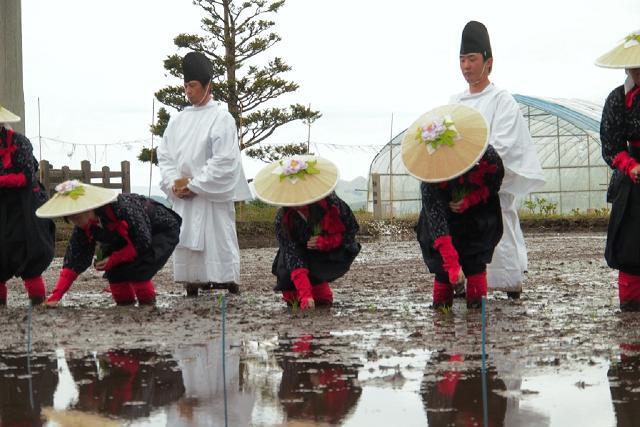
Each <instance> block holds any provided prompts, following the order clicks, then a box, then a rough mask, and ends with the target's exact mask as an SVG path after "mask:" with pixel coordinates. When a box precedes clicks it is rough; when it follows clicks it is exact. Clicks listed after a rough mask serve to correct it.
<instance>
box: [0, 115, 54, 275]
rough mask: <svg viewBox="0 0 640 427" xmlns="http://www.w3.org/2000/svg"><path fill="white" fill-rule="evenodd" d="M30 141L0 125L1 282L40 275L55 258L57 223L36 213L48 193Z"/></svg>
mask: <svg viewBox="0 0 640 427" xmlns="http://www.w3.org/2000/svg"><path fill="white" fill-rule="evenodd" d="M32 152H33V147H32V146H31V142H29V140H28V139H27V138H26V137H25V136H23V135H21V134H19V133H16V132H13V131H12V130H11V129H6V128H4V127H0V283H3V282H6V281H7V280H9V279H10V278H11V277H13V276H16V277H21V278H23V279H29V278H33V277H38V276H40V275H41V274H42V272H43V271H44V270H46V268H47V267H48V266H49V264H50V263H51V260H52V259H53V252H54V251H53V249H54V248H53V246H54V239H55V226H54V224H53V221H51V220H49V219H40V218H37V217H36V215H35V211H36V209H38V208H39V207H40V206H41V205H42V204H43V203H44V202H46V201H47V194H46V192H45V191H44V188H43V187H42V185H41V184H40V182H39V181H38V162H37V161H36V159H35V158H34V157H33V154H32Z"/></svg>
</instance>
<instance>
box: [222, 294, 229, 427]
mask: <svg viewBox="0 0 640 427" xmlns="http://www.w3.org/2000/svg"><path fill="white" fill-rule="evenodd" d="M226 305H227V300H226V298H225V297H224V295H222V300H221V304H220V306H221V310H222V390H223V393H224V425H225V427H228V426H229V419H228V414H227V358H226V342H225V308H226Z"/></svg>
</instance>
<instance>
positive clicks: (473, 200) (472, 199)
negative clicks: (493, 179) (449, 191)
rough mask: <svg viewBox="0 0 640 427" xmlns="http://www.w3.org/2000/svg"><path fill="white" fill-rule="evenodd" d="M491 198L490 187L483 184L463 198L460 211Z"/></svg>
mask: <svg viewBox="0 0 640 427" xmlns="http://www.w3.org/2000/svg"><path fill="white" fill-rule="evenodd" d="M488 198H489V188H487V187H486V186H482V187H480V188H478V189H477V190H473V191H472V192H470V193H469V194H467V195H466V196H464V197H463V198H462V204H461V205H460V212H464V211H466V210H467V209H469V208H470V207H471V206H475V205H479V204H480V203H484V202H486V201H487V199H488Z"/></svg>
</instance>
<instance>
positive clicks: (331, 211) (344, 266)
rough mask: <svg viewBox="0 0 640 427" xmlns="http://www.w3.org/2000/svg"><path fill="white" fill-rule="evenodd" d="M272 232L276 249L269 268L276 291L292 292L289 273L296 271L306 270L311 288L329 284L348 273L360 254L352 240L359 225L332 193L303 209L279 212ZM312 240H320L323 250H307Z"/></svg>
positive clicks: (349, 209)
mask: <svg viewBox="0 0 640 427" xmlns="http://www.w3.org/2000/svg"><path fill="white" fill-rule="evenodd" d="M275 229H276V237H277V239H278V246H279V247H278V253H277V254H276V257H275V259H274V260H273V267H272V272H273V274H274V275H275V276H277V278H278V282H277V285H276V287H275V288H274V290H275V291H293V290H295V289H296V288H295V286H294V284H293V282H292V280H291V272H292V271H294V270H296V269H298V268H306V269H308V270H309V279H310V281H311V284H312V285H318V284H320V283H323V282H332V281H334V280H336V279H338V278H340V277H342V276H344V275H345V274H346V272H347V271H349V268H350V267H351V263H352V262H353V260H354V259H355V258H356V256H357V255H358V253H359V252H360V243H358V242H356V240H355V237H356V233H357V232H358V230H359V229H360V227H359V226H358V222H357V221H356V218H355V216H354V215H353V212H351V208H349V205H347V204H346V203H345V202H344V201H342V200H341V199H340V198H339V197H338V196H337V195H336V194H335V193H331V194H330V195H329V196H327V197H326V198H324V199H323V200H320V201H319V202H316V203H313V204H311V205H309V206H305V207H302V208H281V209H280V210H278V213H277V214H276V219H275ZM312 236H321V239H322V240H323V243H324V244H325V245H326V250H311V249H307V241H308V240H309V239H310V238H311V237H312ZM329 248H330V249H329Z"/></svg>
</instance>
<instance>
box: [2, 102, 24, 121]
mask: <svg viewBox="0 0 640 427" xmlns="http://www.w3.org/2000/svg"><path fill="white" fill-rule="evenodd" d="M19 121H20V116H16V115H15V114H13V113H12V112H11V111H9V110H7V109H6V108H4V107H3V106H2V105H0V123H17V122H19Z"/></svg>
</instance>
